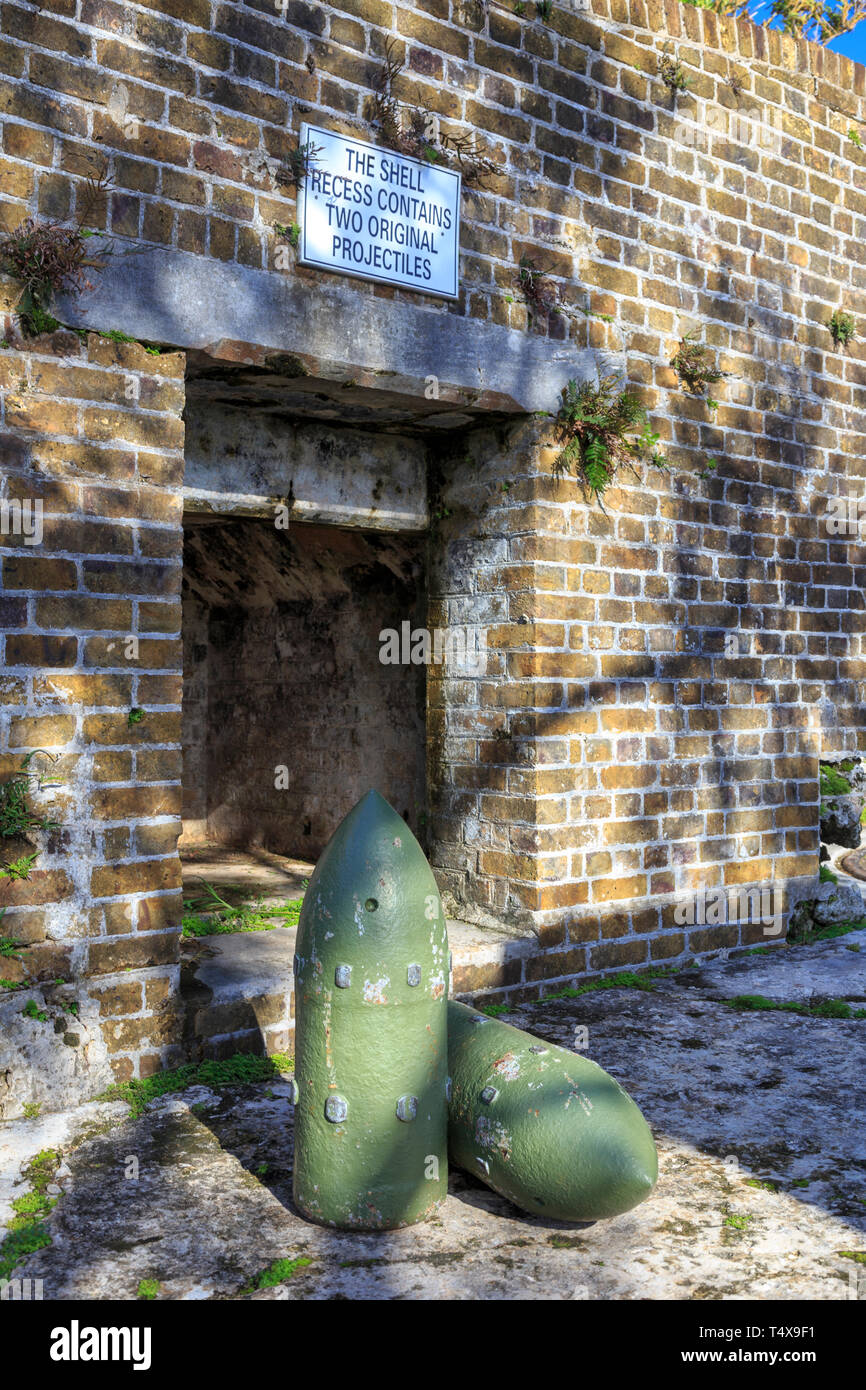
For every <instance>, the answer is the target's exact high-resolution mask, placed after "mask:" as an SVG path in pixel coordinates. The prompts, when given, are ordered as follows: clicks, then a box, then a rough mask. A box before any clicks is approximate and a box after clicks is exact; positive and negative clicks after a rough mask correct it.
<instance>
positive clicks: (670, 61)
mask: <svg viewBox="0 0 866 1390" xmlns="http://www.w3.org/2000/svg"><path fill="white" fill-rule="evenodd" d="M659 77H660V78H661V80H662V82H664V84H665V86H666V87H667V88H668V89H669V91H670V93H671V96H672V97H673V99H674V101H676V99H677V94H678V93H679V92H687V91H688V89H689V87H690V86H691V85H692V79H691V78H690V77H687V76H686V74H685V72H684V71H683V67H682V64H681V63H680V60H679V58H677V56H676V54H672V53H669V52H668V51H667V45H665V49H664V50H663V52H662V57H661V61H660V63H659Z"/></svg>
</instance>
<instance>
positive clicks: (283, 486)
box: [184, 397, 428, 531]
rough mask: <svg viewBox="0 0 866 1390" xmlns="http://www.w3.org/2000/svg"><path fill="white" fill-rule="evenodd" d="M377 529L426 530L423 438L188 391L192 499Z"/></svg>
mask: <svg viewBox="0 0 866 1390" xmlns="http://www.w3.org/2000/svg"><path fill="white" fill-rule="evenodd" d="M281 504H282V505H285V506H287V507H288V508H289V512H290V515H291V518H292V520H293V521H313V522H321V523H324V524H329V525H332V526H343V527H358V528H360V529H362V530H374V531H424V530H426V528H427V525H428V513H427V458H426V449H425V447H424V445H423V444H422V443H420V442H419V441H418V440H415V439H407V438H404V437H402V436H399V435H377V434H375V433H370V432H368V431H364V430H341V429H339V428H337V429H334V428H327V427H324V426H322V425H319V424H317V423H312V424H303V423H301V422H298V421H291V420H286V419H283V418H281V417H279V416H277V417H274V416H272V415H269V414H268V413H267V412H266V411H263V410H256V409H253V408H242V407H240V406H238V405H237V404H235V403H230V404H226V403H224V402H221V401H211V400H201V399H196V398H192V397H191V398H190V400H189V402H188V405H187V411H186V478H185V487H184V508H185V510H186V511H188V512H190V513H193V512H195V513H199V514H205V515H207V514H211V515H214V516H239V517H240V516H250V517H267V518H269V519H270V520H273V519H274V517H275V515H276V510H275V509H276V508H277V507H278V506H279V505H281Z"/></svg>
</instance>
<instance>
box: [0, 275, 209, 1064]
mask: <svg viewBox="0 0 866 1390" xmlns="http://www.w3.org/2000/svg"><path fill="white" fill-rule="evenodd" d="M16 297H17V296H11V299H12V300H14V298H16ZM10 302H11V301H10V296H9V294H8V291H7V300H6V303H5V304H4V306H3V307H4V308H5V309H6V310H8V309H9V307H10ZM5 325H6V334H7V337H6V341H7V342H10V341H11V346H10V347H9V348H8V349H7V350H6V351H4V352H2V353H0V412H2V414H0V461H2V476H3V484H4V495H5V497H6V498H8V499H26V500H28V501H29V502H30V503H31V505H32V506H35V505H36V504H37V503H38V504H41V508H42V536H41V541H39V543H35V544H28V539H27V537H26V536H25V535H23V534H21V533H20V532H19V533H18V534H16V532H15V529H14V527H13V526H12V525H9V526H7V527H6V528H5V530H6V534H4V535H3V536H2V537H0V545H2V549H0V555H2V598H0V619H2V621H0V630H2V635H0V643H2V653H0V655H2V678H0V702H2V703H0V748H2V754H0V769H2V774H3V775H8V774H9V773H10V772H12V771H13V770H14V769H16V768H17V767H19V766H20V763H21V759H22V758H23V757H24V756H25V755H26V754H27V753H28V752H29V751H30V750H33V749H45V750H46V751H47V752H48V753H49V754H51V755H52V757H53V758H54V760H55V761H54V762H53V763H49V760H48V759H47V758H40V757H37V758H35V759H34V760H33V762H32V764H31V765H32V766H33V767H34V768H38V769H39V770H40V771H45V772H46V773H48V774H50V775H51V776H56V777H59V778H60V783H59V785H57V786H56V787H53V788H46V789H45V790H43V791H42V793H41V794H36V795H34V797H33V798H32V799H33V801H34V804H35V806H36V807H37V809H38V811H39V813H41V814H45V815H46V816H48V817H49V818H50V819H52V820H54V821H55V822H56V823H57V828H56V829H55V830H47V831H39V832H37V834H36V836H35V839H34V845H35V846H37V847H38V850H39V853H38V857H37V859H36V860H35V862H34V865H33V868H32V871H31V873H30V876H29V878H27V879H23V880H20V881H16V882H11V883H10V882H9V881H8V880H4V881H2V882H0V907H4V908H5V909H6V911H5V915H4V917H3V922H2V933H0V934H2V935H4V936H6V937H11V938H13V939H14V940H15V941H17V942H21V943H25V945H24V948H23V950H22V951H21V952H20V966H16V964H15V963H11V965H10V966H8V967H7V968H4V970H3V974H4V975H7V976H8V975H9V974H10V973H11V972H12V971H13V970H15V969H16V968H18V969H19V973H20V972H21V970H22V969H23V971H24V972H26V977H29V979H30V980H31V981H33V982H37V983H38V982H42V983H45V984H52V983H53V982H54V981H55V980H56V979H57V978H60V979H64V978H65V979H66V980H69V981H78V982H79V983H80V985H81V995H80V996H79V997H80V998H81V997H86V996H87V995H89V997H90V1000H92V1001H93V1000H95V1001H96V1003H97V1004H98V1006H99V1015H100V1018H101V1022H102V1034H103V1037H104V1039H105V1042H106V1046H107V1048H108V1051H109V1053H110V1055H111V1059H112V1064H113V1067H114V1070H115V1074H116V1075H117V1076H118V1077H119V1078H122V1079H126V1078H127V1077H129V1076H131V1075H132V1074H133V1073H135V1074H139V1073H142V1074H146V1073H147V1072H149V1071H153V1070H155V1069H158V1068H159V1067H160V1066H161V1065H162V1064H163V1062H164V1061H165V1060H167V1059H170V1058H172V1057H175V1058H176V1057H177V1055H178V1054H177V1048H176V1046H175V1044H176V1040H177V1036H178V1026H177V1021H176V1019H175V1017H174V1012H173V999H174V994H175V990H176V985H177V974H178V966H177V959H178V934H179V921H180V893H179V886H180V872H179V862H178V859H177V854H176V841H177V836H178V832H179V829H180V820H179V814H180V771H181V769H180V684H181V656H180V578H181V566H180V561H181V549H182V540H181V537H182V530H181V499H180V492H179V487H180V484H181V481H182V477H183V424H182V422H181V419H180V410H181V407H182V403H183V380H182V378H183V358H182V356H181V355H180V354H164V355H162V356H159V357H155V356H150V355H148V354H147V353H146V352H145V351H144V349H143V348H141V347H139V346H138V345H136V344H132V345H127V344H124V345H118V344H115V343H112V342H107V341H105V340H104V339H99V338H97V337H95V336H93V335H90V336H89V337H88V338H87V339H86V341H84V342H82V341H81V339H80V338H79V337H77V336H76V335H75V334H73V333H69V332H64V331H58V332H56V333H54V334H53V335H46V336H45V337H42V338H38V339H31V340H29V341H28V342H27V343H26V350H25V345H23V344H22V343H21V342H20V340H17V341H16V340H15V339H14V330H13V327H12V320H11V319H10V318H9V317H7V318H6V320H5ZM31 514H32V513H31ZM131 711H135V712H136V713H135V714H133V715H132V722H130V712H131ZM136 720H137V722H136ZM21 848H22V850H23V849H26V846H22V847H21ZM5 851H6V846H5V845H4V858H10V857H11V853H10V854H6V853H5ZM27 852H31V851H30V850H28V851H27ZM4 967H6V962H4Z"/></svg>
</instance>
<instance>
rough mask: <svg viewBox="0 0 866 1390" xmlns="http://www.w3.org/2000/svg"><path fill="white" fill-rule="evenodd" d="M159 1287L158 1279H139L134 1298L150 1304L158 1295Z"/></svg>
mask: <svg viewBox="0 0 866 1390" xmlns="http://www.w3.org/2000/svg"><path fill="white" fill-rule="evenodd" d="M160 1287H161V1286H160V1281H159V1280H158V1279H140V1280H139V1281H138V1288H137V1289H136V1291H135V1296H136V1298H141V1299H144V1300H145V1302H148V1303H149V1302H152V1300H153V1299H154V1298H156V1296H157V1294H158V1293H159V1290H160Z"/></svg>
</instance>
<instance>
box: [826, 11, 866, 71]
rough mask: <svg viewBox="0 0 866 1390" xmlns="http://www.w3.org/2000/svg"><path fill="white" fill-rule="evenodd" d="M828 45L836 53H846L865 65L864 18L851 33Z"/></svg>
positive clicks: (865, 31)
mask: <svg viewBox="0 0 866 1390" xmlns="http://www.w3.org/2000/svg"><path fill="white" fill-rule="evenodd" d="M828 47H829V48H832V49H835V51H836V52H837V53H847V55H848V57H849V58H854V59H855V61H856V62H858V63H863V64H864V65H866V20H863V21H862V22H861V23H860V24H858V25H857V28H856V29H855V30H854V32H853V33H852V34H845V35H844V36H843V37H842V38H841V39H836V41H835V43H831V44H829V45H828Z"/></svg>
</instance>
